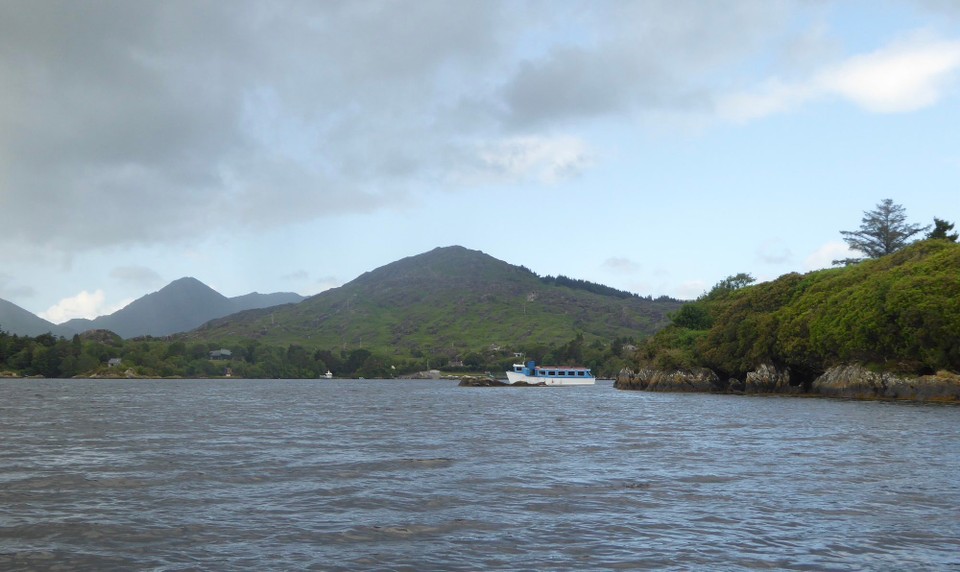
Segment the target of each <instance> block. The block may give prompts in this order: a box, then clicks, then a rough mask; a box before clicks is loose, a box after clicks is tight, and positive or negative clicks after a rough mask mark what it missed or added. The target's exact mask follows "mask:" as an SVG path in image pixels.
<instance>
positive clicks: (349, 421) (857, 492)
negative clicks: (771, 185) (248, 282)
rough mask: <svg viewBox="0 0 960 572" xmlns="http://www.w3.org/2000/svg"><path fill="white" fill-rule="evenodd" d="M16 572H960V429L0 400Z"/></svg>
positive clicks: (604, 412)
mask: <svg viewBox="0 0 960 572" xmlns="http://www.w3.org/2000/svg"><path fill="white" fill-rule="evenodd" d="M0 439H2V443H0V570H61V571H69V570H163V571H173V570H252V569H257V570H418V571H421V570H643V569H653V570H702V569H716V570H757V569H760V570H766V569H776V570H958V571H960V407H955V406H944V405H924V404H911V403H888V402H855V401H843V400H827V399H800V398H784V397H738V396H717V395H702V394H656V393H644V392H621V391H617V390H615V389H613V388H612V387H611V385H610V382H603V381H601V382H599V383H598V384H597V385H595V386H590V387H566V388H540V387H529V388H512V387H504V388H499V387H498V388H461V387H457V385H456V382H452V381H395V380H237V379H233V380H229V379H226V380H38V379H28V380H24V379H16V380H0Z"/></svg>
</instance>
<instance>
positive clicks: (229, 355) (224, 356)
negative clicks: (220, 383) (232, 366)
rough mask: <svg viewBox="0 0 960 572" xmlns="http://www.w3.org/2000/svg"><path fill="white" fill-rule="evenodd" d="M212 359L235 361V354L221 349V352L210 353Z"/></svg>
mask: <svg viewBox="0 0 960 572" xmlns="http://www.w3.org/2000/svg"><path fill="white" fill-rule="evenodd" d="M210 359H217V360H219V359H233V352H231V351H230V350H227V349H223V348H220V349H219V350H213V351H212V352H210Z"/></svg>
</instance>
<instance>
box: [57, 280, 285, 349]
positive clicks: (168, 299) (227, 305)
mask: <svg viewBox="0 0 960 572" xmlns="http://www.w3.org/2000/svg"><path fill="white" fill-rule="evenodd" d="M302 299H303V297H302V296H300V295H298V294H293V293H287V292H285V293H276V294H258V293H256V292H254V293H252V294H247V295H244V296H238V297H236V298H227V297H226V296H224V295H223V294H220V293H219V292H217V291H216V290H214V289H213V288H210V287H209V286H207V285H206V284H204V283H203V282H200V281H199V280H197V279H196V278H180V279H179V280H174V281H173V282H171V283H170V284H168V285H166V286H164V287H163V288H161V289H160V290H158V291H157V292H154V293H152V294H147V295H146V296H143V297H141V298H138V299H137V300H134V301H133V302H131V303H130V304H128V305H127V306H125V307H124V308H122V309H120V310H118V311H116V312H114V313H113V314H109V315H106V316H100V317H98V318H96V319H93V320H85V319H74V320H70V321H69V322H66V323H65V324H63V326H65V327H67V328H69V329H72V330H73V331H86V330H91V329H102V330H111V331H113V332H116V333H117V334H119V335H120V336H121V337H124V338H132V337H136V336H144V335H150V336H166V335H170V334H175V333H178V332H186V331H188V330H192V329H194V328H196V327H197V326H199V325H201V324H203V323H205V322H207V321H209V320H213V319H215V318H219V317H222V316H226V315H229V314H233V313H235V312H240V311H243V310H249V309H253V308H263V307H267V306H272V305H276V304H287V303H296V302H299V301H300V300H302Z"/></svg>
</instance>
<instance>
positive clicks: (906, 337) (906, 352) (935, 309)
mask: <svg viewBox="0 0 960 572" xmlns="http://www.w3.org/2000/svg"><path fill="white" fill-rule="evenodd" d="M751 281H752V280H751V279H749V277H748V276H746V275H738V276H736V277H731V278H730V279H727V280H725V281H723V282H721V283H720V284H718V285H717V287H715V288H714V289H713V290H711V291H710V292H709V293H707V294H705V295H704V296H702V297H701V298H699V299H698V300H696V301H695V302H690V303H688V304H686V305H684V306H683V307H682V308H681V309H680V310H679V311H678V312H676V313H675V314H674V315H673V316H672V324H671V325H670V326H668V327H667V328H665V329H664V330H661V331H660V332H658V333H657V334H656V335H654V336H653V337H652V338H650V339H648V340H646V341H645V342H644V343H643V344H641V346H640V348H639V350H638V352H637V354H636V359H637V362H638V364H637V365H640V366H649V367H655V368H658V369H667V370H670V369H687V368H692V367H708V368H710V369H712V370H714V371H715V372H717V373H718V374H719V375H720V376H721V377H722V378H737V379H743V376H744V375H745V374H746V372H748V371H751V370H753V369H755V368H756V366H758V365H760V364H763V363H769V364H772V365H775V366H777V367H780V368H785V367H789V368H790V369H791V372H792V373H793V375H795V376H797V377H798V378H801V379H802V378H806V377H815V376H817V375H819V374H821V373H823V372H824V371H825V370H826V369H827V368H829V367H831V366H835V365H841V364H847V363H861V364H865V365H867V366H868V367H873V368H876V369H879V370H885V371H896V372H900V373H905V374H930V373H934V372H936V371H938V370H949V371H953V372H960V245H958V244H955V243H953V242H951V241H949V240H938V239H929V240H923V241H919V242H916V243H913V244H911V245H909V246H907V247H905V248H903V249H901V250H898V251H897V252H894V253H893V254H889V255H885V256H882V257H880V258H876V259H868V260H864V261H860V262H859V263H858V264H853V265H849V266H846V267H842V268H835V269H829V270H821V271H816V272H811V273H808V274H804V275H800V274H796V273H792V274H787V275H785V276H782V277H780V278H779V279H777V280H774V281H772V282H768V283H765V284H759V285H753V286H749V283H750V282H751Z"/></svg>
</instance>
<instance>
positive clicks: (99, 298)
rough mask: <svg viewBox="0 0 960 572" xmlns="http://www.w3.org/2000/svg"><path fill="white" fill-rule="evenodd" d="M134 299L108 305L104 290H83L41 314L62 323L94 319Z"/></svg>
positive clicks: (56, 322) (46, 318)
mask: <svg viewBox="0 0 960 572" xmlns="http://www.w3.org/2000/svg"><path fill="white" fill-rule="evenodd" d="M131 301H132V300H125V301H123V302H121V303H120V304H116V305H113V306H107V305H106V295H105V294H104V292H103V290H95V291H93V292H87V291H86V290H83V291H81V292H80V293H79V294H77V295H76V296H72V297H69V298H64V299H62V300H60V301H59V302H57V303H56V304H55V305H53V306H51V307H50V308H48V309H47V310H46V311H44V312H41V313H40V314H39V315H40V317H41V318H43V319H45V320H49V321H50V322H53V323H54V324H62V323H63V322H66V321H68V320H72V319H73V318H87V319H93V318H96V317H97V316H102V315H104V314H112V313H113V312H116V311H117V310H119V309H121V308H123V307H124V306H126V305H127V304H129V303H130V302H131Z"/></svg>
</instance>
